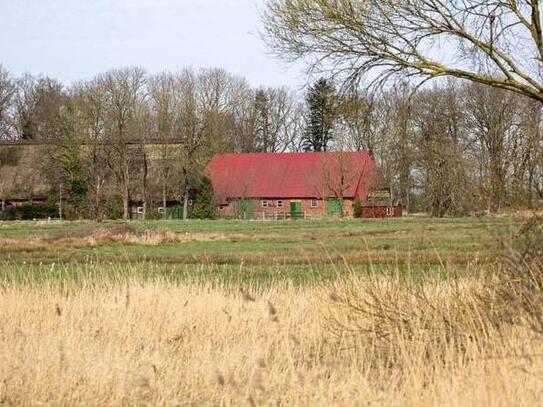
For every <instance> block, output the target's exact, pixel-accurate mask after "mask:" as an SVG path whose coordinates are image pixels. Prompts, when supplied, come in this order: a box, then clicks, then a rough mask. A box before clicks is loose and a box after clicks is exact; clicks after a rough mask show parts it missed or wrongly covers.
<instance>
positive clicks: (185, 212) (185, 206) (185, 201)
mask: <svg viewBox="0 0 543 407" xmlns="http://www.w3.org/2000/svg"><path fill="white" fill-rule="evenodd" d="M188 217H189V189H188V187H185V193H184V194H183V220H187V219H188Z"/></svg>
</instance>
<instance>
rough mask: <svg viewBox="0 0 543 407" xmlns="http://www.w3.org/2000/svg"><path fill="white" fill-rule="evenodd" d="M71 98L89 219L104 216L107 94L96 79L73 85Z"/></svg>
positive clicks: (106, 171)
mask: <svg viewBox="0 0 543 407" xmlns="http://www.w3.org/2000/svg"><path fill="white" fill-rule="evenodd" d="M72 98H73V100H74V102H73V103H74V105H75V108H76V110H77V115H78V120H77V123H76V133H77V138H78V139H79V140H80V142H81V143H85V145H84V146H83V149H82V156H83V160H84V163H85V167H86V173H87V176H88V184H89V187H90V188H89V189H90V191H89V192H90V196H91V199H90V205H89V206H90V207H91V209H92V218H93V219H94V220H97V221H101V220H102V219H103V218H104V216H105V202H106V199H107V196H106V191H105V189H106V182H107V181H108V179H109V175H110V172H111V171H110V168H109V166H108V151H107V148H108V146H107V145H106V93H105V91H104V89H103V87H102V83H101V81H100V80H98V79H92V80H90V81H88V82H86V83H83V84H78V85H76V87H75V89H74V90H73V91H72Z"/></svg>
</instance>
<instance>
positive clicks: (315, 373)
mask: <svg viewBox="0 0 543 407" xmlns="http://www.w3.org/2000/svg"><path fill="white" fill-rule="evenodd" d="M542 225H543V221H541V220H538V221H534V222H528V223H527V224H526V225H525V227H524V228H523V230H522V231H521V235H522V236H521V237H522V238H521V239H516V240H515V241H514V242H513V244H511V245H508V246H506V247H505V249H506V250H505V252H506V253H507V255H506V256H505V258H504V261H503V262H502V266H501V267H500V268H498V269H496V270H493V271H492V272H481V273H478V274H476V275H473V276H470V275H469V273H461V274H459V275H455V273H454V271H455V270H454V269H451V270H449V271H450V273H449V276H448V277H447V278H443V277H439V278H438V277H437V276H432V275H427V276H424V275H416V276H410V275H406V274H405V273H403V274H402V273H399V272H398V273H397V274H394V273H390V274H387V275H383V274H375V275H373V274H371V273H370V274H369V275H365V276H360V275H358V276H357V275H355V274H351V275H349V276H344V277H338V278H337V279H336V280H334V281H331V282H330V281H328V282H321V283H318V284H313V285H307V286H294V285H292V284H289V283H288V282H280V281H277V282H275V283H273V284H271V285H268V286H265V287H258V286H255V285H253V286H250V285H243V283H240V285H239V286H235V285H232V284H231V285H228V286H226V285H222V284H220V283H217V282H213V281H209V282H207V283H186V284H184V285H183V284H174V283H173V282H171V281H168V280H166V279H160V278H156V279H154V280H153V279H151V280H150V279H145V280H144V279H137V278H133V279H128V280H111V279H108V278H107V277H98V276H93V275H90V274H89V275H88V276H86V277H84V278H83V279H81V280H78V281H72V282H70V281H71V280H70V281H68V280H66V281H50V282H38V281H37V280H36V281H34V280H31V279H30V280H24V281H22V282H12V281H11V280H10V281H7V280H6V281H4V282H0V405H42V404H46V405H74V404H84V405H235V406H238V405H249V406H254V405H304V406H305V405H322V406H329V405H340V406H343V405H385V406H404V405H421V406H422V405H424V406H428V405H430V406H432V405H434V406H459V405H462V406H464V405H466V406H469V405H472V406H482V405H485V406H512V405H514V406H532V405H533V406H536V405H540V404H541V400H542V399H543V341H542V339H543V337H542V335H543V317H542V315H543V312H542V311H543V264H542V261H541V259H542V257H543V226H542Z"/></svg>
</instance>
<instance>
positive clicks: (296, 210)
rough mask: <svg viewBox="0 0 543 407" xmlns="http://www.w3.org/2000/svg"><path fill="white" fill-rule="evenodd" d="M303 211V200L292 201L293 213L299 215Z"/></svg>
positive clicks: (291, 208) (291, 212) (291, 210)
mask: <svg viewBox="0 0 543 407" xmlns="http://www.w3.org/2000/svg"><path fill="white" fill-rule="evenodd" d="M300 213H302V203H301V202H295V201H291V202H290V214H291V215H299V214H300Z"/></svg>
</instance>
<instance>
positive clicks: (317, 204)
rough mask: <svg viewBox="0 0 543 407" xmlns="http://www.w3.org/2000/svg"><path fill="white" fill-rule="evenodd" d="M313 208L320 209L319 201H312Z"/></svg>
mask: <svg viewBox="0 0 543 407" xmlns="http://www.w3.org/2000/svg"><path fill="white" fill-rule="evenodd" d="M311 207H312V208H318V207H319V201H317V200H316V199H312V200H311Z"/></svg>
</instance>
